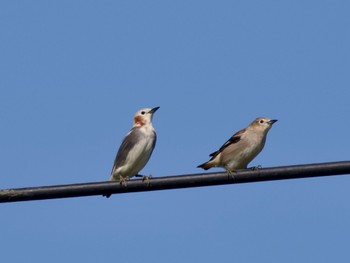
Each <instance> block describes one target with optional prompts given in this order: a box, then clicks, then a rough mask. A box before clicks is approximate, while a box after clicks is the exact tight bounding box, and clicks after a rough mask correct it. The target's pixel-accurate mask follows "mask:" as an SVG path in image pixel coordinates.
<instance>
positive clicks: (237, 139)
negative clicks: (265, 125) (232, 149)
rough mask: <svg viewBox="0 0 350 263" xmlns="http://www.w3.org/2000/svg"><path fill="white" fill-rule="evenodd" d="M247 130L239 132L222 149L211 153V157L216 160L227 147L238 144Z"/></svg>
mask: <svg viewBox="0 0 350 263" xmlns="http://www.w3.org/2000/svg"><path fill="white" fill-rule="evenodd" d="M245 130H246V129H242V130H240V131H238V132H236V133H235V134H234V135H232V137H231V138H230V139H228V140H227V141H226V142H225V143H224V144H223V145H222V146H221V147H220V149H219V150H217V151H216V152H213V153H211V154H210V155H209V156H211V157H212V159H213V158H215V157H216V156H217V155H218V154H219V153H221V152H222V151H223V150H224V149H225V148H226V147H228V146H229V145H231V144H234V143H237V142H239V141H240V140H241V137H242V134H243V133H244V132H245Z"/></svg>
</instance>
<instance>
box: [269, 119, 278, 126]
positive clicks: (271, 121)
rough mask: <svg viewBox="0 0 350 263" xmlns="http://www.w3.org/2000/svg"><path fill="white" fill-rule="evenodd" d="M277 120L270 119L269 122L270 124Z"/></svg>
mask: <svg viewBox="0 0 350 263" xmlns="http://www.w3.org/2000/svg"><path fill="white" fill-rule="evenodd" d="M276 121H277V120H270V121H269V123H270V124H271V125H272V124H274V123H275V122H276Z"/></svg>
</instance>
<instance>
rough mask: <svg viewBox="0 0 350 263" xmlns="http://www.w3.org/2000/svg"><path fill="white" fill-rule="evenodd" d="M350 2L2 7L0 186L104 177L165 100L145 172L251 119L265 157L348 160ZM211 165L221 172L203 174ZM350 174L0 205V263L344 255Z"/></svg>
mask: <svg viewBox="0 0 350 263" xmlns="http://www.w3.org/2000/svg"><path fill="white" fill-rule="evenodd" d="M349 13H350V2H349V1H345V0H344V1H340V0H339V1H337V0H332V1H323V0H320V1H316V0H315V1H307V0H306V1H257V0H256V1H191V0H187V1H66V0H62V1H46V0H45V1H1V3H0V37H1V41H0V75H1V76H0V127H1V133H0V134H1V136H0V160H1V161H0V162H1V172H0V188H1V189H6V188H19V187H31V186H43V185H56V184H71V183H84V182H96V181H105V180H107V179H108V178H109V174H110V170H111V167H112V164H113V161H114V157H115V154H116V152H117V149H118V147H119V145H120V142H121V140H122V139H123V137H124V135H125V134H126V133H127V132H128V131H129V129H130V128H131V125H132V117H133V115H134V113H135V112H136V111H137V110H139V109H140V108H143V107H156V106H160V110H159V111H157V113H156V114H155V116H154V120H153V123H154V126H155V128H156V130H157V133H158V142H157V146H156V149H155V151H154V152H153V155H152V157H151V160H150V162H149V163H148V164H147V166H146V167H145V168H144V169H143V171H142V174H152V175H153V176H154V177H157V176H167V175H178V174H186V173H199V172H201V170H199V169H198V168H196V166H197V165H198V164H200V163H202V162H204V161H206V160H208V154H209V153H211V152H213V151H214V150H216V149H217V148H218V147H220V146H221V145H222V144H223V143H224V142H225V141H226V140H227V139H228V138H229V137H230V136H231V135H232V134H233V133H234V132H236V131H238V130H239V129H241V128H244V127H245V126H247V125H248V124H249V123H250V122H251V121H252V120H253V119H254V118H256V117H259V116H267V117H269V118H274V119H278V120H279V121H278V122H277V123H276V124H275V125H274V127H273V128H272V129H271V130H270V133H269V136H268V139H267V143H266V145H265V149H264V150H263V152H262V153H261V154H260V155H259V156H258V157H257V158H256V159H255V160H254V161H253V162H252V163H251V165H252V166H253V165H261V166H262V167H271V166H281V165H294V164H306V163H318V162H329V161H342V160H349V159H350V157H349V143H350V140H349V132H350V121H349V100H350V78H349V76H350V75H349V72H350V30H349V26H350V15H349ZM211 171H221V170H220V169H212V170H211ZM349 189H350V176H337V177H328V178H315V179H301V180H286V181H277V182H265V183H254V184H244V185H228V186H216V187H204V188H195V189H181V190H171V191H159V192H151V193H134V194H124V195H114V196H112V197H111V198H109V199H105V198H102V197H101V196H94V197H82V198H71V199H57V200H46V201H33V202H19V203H8V204H1V205H0V211H1V217H0V225H1V228H0V229H1V231H0V233H1V238H0V248H1V261H3V262H53V263H56V262H57V263H58V262H117V261H118V262H167V263H171V262H269V263H271V262H349V261H350V252H349V242H350V202H349V198H350V191H349Z"/></svg>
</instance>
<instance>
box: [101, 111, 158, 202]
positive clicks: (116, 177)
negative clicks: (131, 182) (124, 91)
mask: <svg viewBox="0 0 350 263" xmlns="http://www.w3.org/2000/svg"><path fill="white" fill-rule="evenodd" d="M158 109H159V107H156V108H153V109H149V108H146V109H141V110H139V111H138V112H136V114H135V116H134V125H133V126H132V128H131V130H130V131H129V132H128V134H127V135H126V136H125V138H124V140H123V142H122V144H121V145H120V147H119V150H118V153H117V156H116V157H115V160H114V165H113V168H112V172H111V176H110V178H109V180H110V181H120V183H121V184H123V183H124V184H125V180H126V179H128V178H130V177H133V176H136V175H138V172H139V171H141V170H142V168H143V167H145V165H146V164H147V162H148V160H149V158H150V157H151V154H152V152H153V149H154V147H155V145H156V140H157V135H156V132H155V130H154V128H153V126H152V117H153V114H154V113H155V112H156V111H157V110H158ZM106 196H107V197H109V196H110V194H106Z"/></svg>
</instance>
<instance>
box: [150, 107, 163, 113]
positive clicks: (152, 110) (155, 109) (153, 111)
mask: <svg viewBox="0 0 350 263" xmlns="http://www.w3.org/2000/svg"><path fill="white" fill-rule="evenodd" d="M159 108H160V107H155V108H153V109H151V110H150V111H149V112H148V113H152V114H153V113H155V112H156V111H157V110H158V109H159Z"/></svg>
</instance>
